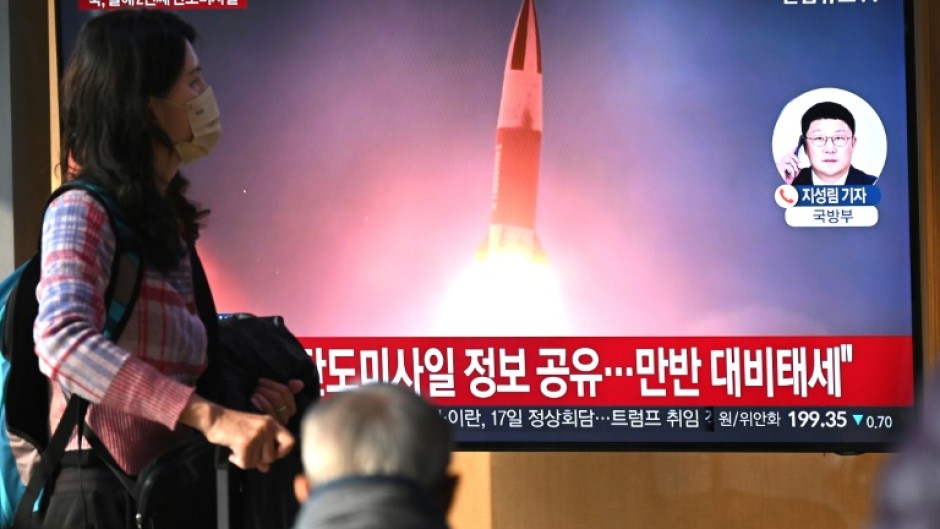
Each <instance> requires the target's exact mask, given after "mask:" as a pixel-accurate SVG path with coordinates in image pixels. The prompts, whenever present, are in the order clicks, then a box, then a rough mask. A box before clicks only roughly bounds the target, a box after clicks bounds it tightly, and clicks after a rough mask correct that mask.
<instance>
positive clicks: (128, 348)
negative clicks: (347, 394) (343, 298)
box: [34, 10, 300, 529]
mask: <svg viewBox="0 0 940 529" xmlns="http://www.w3.org/2000/svg"><path fill="white" fill-rule="evenodd" d="M194 39H195V32H194V30H193V28H192V27H191V26H190V25H188V24H187V23H185V22H184V21H182V20H181V19H180V18H179V17H177V16H176V15H174V14H171V13H168V12H166V11H140V10H119V11H114V12H110V13H107V14H103V15H100V16H98V17H95V18H93V19H91V20H90V21H89V22H88V23H86V24H85V26H84V27H83V28H82V31H81V33H80V35H79V39H78V43H77V45H76V48H75V51H74V53H73V55H72V58H71V60H70V62H69V65H68V67H67V69H66V73H65V76H64V78H63V81H62V87H61V97H62V101H61V134H62V135H61V144H62V158H61V164H62V165H61V166H62V167H63V168H64V171H63V172H64V173H65V174H64V175H63V178H64V180H72V179H83V180H85V181H88V182H92V183H94V184H96V185H97V186H98V187H99V188H101V189H104V190H105V191H106V192H107V193H108V194H110V196H111V197H113V199H114V201H115V202H116V203H117V204H118V206H119V207H120V209H121V211H122V212H123V214H124V216H125V217H126V219H127V220H128V221H129V224H130V225H131V226H132V228H133V230H134V232H135V233H136V235H137V237H138V239H139V241H140V244H141V246H142V252H141V253H142V256H143V263H144V264H143V280H142V285H141V287H140V290H139V294H138V298H137V301H136V304H135V305H134V308H133V310H132V311H131V313H130V319H129V321H128V323H127V325H126V327H125V328H124V331H123V332H122V333H121V335H120V337H119V339H118V340H117V342H116V343H112V342H110V341H109V340H108V339H106V338H105V337H104V336H103V334H102V331H101V329H102V327H103V322H104V319H105V314H104V312H105V305H104V301H103V300H104V298H105V291H106V289H107V287H108V284H109V279H110V277H109V276H110V273H111V263H112V261H113V258H114V254H115V244H116V241H115V233H114V232H113V230H112V228H111V225H110V223H109V222H108V220H107V213H106V210H105V209H104V208H103V207H102V206H101V205H100V204H99V203H98V202H97V201H96V200H95V199H94V198H92V197H91V195H89V194H88V192H87V191H85V190H82V189H71V190H69V191H66V192H65V193H63V194H62V195H60V196H59V197H58V198H57V199H55V200H54V201H53V202H52V203H51V204H50V206H49V208H48V210H47V212H46V215H45V218H44V221H43V237H42V273H41V280H40V284H39V288H38V289H37V297H38V299H39V316H38V317H37V319H36V323H35V327H34V336H35V340H36V352H37V355H38V356H39V360H40V362H39V363H40V366H41V369H42V370H43V372H44V373H45V374H46V376H47V377H49V379H50V381H51V384H50V385H51V388H52V406H51V413H50V415H51V416H50V426H51V427H52V429H53V430H54V429H55V426H56V425H57V424H58V422H59V420H60V419H61V418H62V414H63V411H64V409H65V404H66V401H67V398H68V397H67V396H66V394H72V393H74V394H77V395H80V396H81V397H83V398H85V399H86V400H88V401H89V402H90V403H91V404H90V406H89V409H88V413H87V416H86V418H85V422H86V424H88V425H89V427H90V429H91V430H92V431H93V432H94V433H95V434H96V435H97V437H98V438H99V439H100V440H101V441H102V443H103V444H104V446H105V447H106V448H107V450H108V452H109V453H110V454H111V455H112V456H113V459H114V460H115V461H116V462H117V464H118V465H119V466H120V467H121V468H122V469H123V470H124V471H125V472H126V473H127V474H129V475H131V476H134V475H136V474H137V473H138V472H139V471H140V470H141V469H142V468H143V467H144V466H145V465H146V464H147V463H148V462H150V461H151V460H152V459H153V458H154V456H155V455H157V454H158V453H160V452H161V451H162V450H163V449H165V448H166V447H167V446H168V445H169V444H170V443H172V442H174V441H176V440H178V439H179V438H180V437H181V436H185V435H198V434H201V435H204V436H205V437H206V438H207V439H208V440H209V441H210V442H212V443H215V444H218V445H222V446H226V447H228V448H230V449H231V450H232V455H231V458H230V459H231V461H232V462H233V463H234V464H236V465H238V466H239V467H242V468H246V469H259V470H266V469H267V468H268V466H269V465H270V464H271V463H273V462H274V461H275V460H277V459H279V458H281V457H283V456H284V455H286V453H287V452H288V451H289V450H290V449H291V447H292V446H293V442H294V440H293V438H292V437H291V435H290V433H289V432H288V431H287V430H286V429H284V428H283V426H282V425H283V424H284V423H286V421H287V420H288V419H289V418H290V416H291V415H292V414H293V413H294V411H295V408H294V400H293V392H296V391H299V389H300V388H298V387H290V388H288V387H287V386H284V385H281V384H276V383H273V382H271V381H268V380H260V381H259V384H258V388H257V389H256V391H255V393H254V395H253V398H252V400H253V402H255V403H256V404H258V405H259V407H260V408H262V409H263V410H265V411H268V412H269V415H259V414H249V413H243V412H239V411H234V410H231V409H226V408H223V407H221V406H218V405H216V404H214V403H211V402H209V401H207V400H205V399H203V398H202V397H200V396H199V395H198V394H197V393H196V392H195V388H194V386H195V383H196V380H197V378H198V377H199V375H200V374H201V373H202V372H203V371H204V369H205V367H206V362H207V351H206V347H207V332H206V329H205V327H204V325H203V323H202V321H201V320H200V318H199V315H198V313H197V311H196V300H195V298H194V290H193V279H192V270H191V263H190V256H189V247H190V246H191V245H193V244H194V243H195V241H196V239H197V238H198V236H199V228H200V224H201V222H202V221H203V220H204V218H205V216H206V215H207V213H208V212H207V211H206V210H203V209H200V208H199V207H198V206H197V205H196V204H194V203H192V202H190V201H189V200H187V198H186V196H185V191H186V188H187V185H188V183H187V181H186V180H185V179H184V178H183V176H182V175H180V173H179V172H178V169H179V166H180V164H181V163H186V162H189V161H191V160H193V159H195V158H198V157H199V156H202V155H205V154H208V152H209V151H210V150H211V149H212V147H213V146H214V145H215V144H216V142H217V141H218V139H219V137H220V134H221V128H220V125H219V115H218V108H217V107H216V103H215V99H214V96H213V92H212V89H211V88H210V87H209V86H208V84H207V83H206V81H205V79H204V78H203V75H202V69H201V66H200V64H199V58H198V57H197V55H196V53H195V52H194V51H193V47H192V41H193V40H194ZM292 386H294V384H293V383H292ZM197 432H198V433H197ZM82 445H83V446H82V448H86V447H87V439H83V440H82ZM79 448H80V447H79V440H78V437H77V436H76V435H74V434H73V436H72V439H71V441H70V444H69V447H68V449H67V450H68V452H66V457H65V459H64V462H63V468H62V469H61V470H60V472H59V474H58V476H57V477H56V481H55V483H54V484H53V485H52V486H51V487H49V488H48V489H47V490H48V491H50V493H51V494H50V495H49V497H48V498H47V500H48V503H47V505H48V507H47V510H46V515H45V522H44V523H45V527H56V528H60V529H61V528H69V527H82V528H87V527H107V528H113V527H123V526H124V525H125V523H126V522H127V521H128V520H127V513H128V512H131V513H133V512H134V511H133V506H130V505H128V502H130V501H132V500H130V499H129V496H128V494H127V492H126V490H125V489H124V488H123V486H122V485H121V484H120V482H119V481H117V479H116V478H114V477H112V475H111V473H110V472H108V471H107V469H103V471H101V472H97V473H96V469H97V468H99V467H100V464H98V462H96V461H95V460H94V458H95V456H94V454H93V453H91V452H90V451H88V450H82V451H81V452H79V451H78V450H79ZM82 472H84V474H82ZM83 475H84V479H82V476H83ZM76 478H78V479H76ZM74 483H78V485H77V486H75V487H72V485H70V484H74ZM70 487H71V489H70ZM89 506H91V507H89ZM131 521H132V520H131Z"/></svg>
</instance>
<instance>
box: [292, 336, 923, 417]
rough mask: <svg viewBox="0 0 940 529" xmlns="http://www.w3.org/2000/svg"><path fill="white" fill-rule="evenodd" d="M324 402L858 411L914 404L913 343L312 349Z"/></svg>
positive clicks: (352, 342)
mask: <svg viewBox="0 0 940 529" xmlns="http://www.w3.org/2000/svg"><path fill="white" fill-rule="evenodd" d="M300 341H301V343H302V344H303V345H304V347H305V348H306V349H307V351H308V353H309V354H310V356H311V358H312V359H313V361H314V362H315V363H316V365H317V369H318V371H319V374H320V380H321V391H322V394H323V395H324V396H328V395H329V394H331V393H335V392H338V391H344V390H347V389H350V388H352V387H355V386H357V385H360V384H363V383H369V382H394V383H397V384H404V385H407V386H409V387H411V388H412V389H414V390H415V391H416V392H417V393H419V394H421V395H423V396H425V397H427V398H428V399H429V400H431V401H432V402H434V403H435V404H437V405H438V406H543V407H544V406H557V405H567V406H676V407H681V406H685V407H695V406H699V407H701V406H729V407H735V406H753V407H761V406H766V407H780V406H794V407H807V406H820V407H823V406H827V407H839V406H853V407H866V406H867V407H877V406H883V407H894V406H897V407H905V406H911V405H912V404H913V400H914V367H913V366H914V350H913V342H912V339H911V337H910V336H828V337H820V336H803V337H665V338H656V337H642V338H631V337H539V338H501V337H500V338H436V337H434V338H423V337H418V338H416V337H386V338H380V337H374V338H373V337H367V338H349V337H340V338H301V340H300Z"/></svg>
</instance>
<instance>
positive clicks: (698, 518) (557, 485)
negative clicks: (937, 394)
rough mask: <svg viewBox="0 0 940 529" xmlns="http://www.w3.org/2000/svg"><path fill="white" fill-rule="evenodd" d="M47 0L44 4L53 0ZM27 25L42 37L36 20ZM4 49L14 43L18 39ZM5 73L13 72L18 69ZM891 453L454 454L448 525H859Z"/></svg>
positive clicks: (925, 90)
mask: <svg viewBox="0 0 940 529" xmlns="http://www.w3.org/2000/svg"><path fill="white" fill-rule="evenodd" d="M48 1H49V4H48V5H49V7H48V9H50V10H51V9H52V0H48ZM64 1H72V0H64ZM927 4H928V2H927V1H926V0H917V1H916V2H915V5H916V6H917V9H918V11H919V15H918V16H917V17H916V20H918V21H919V22H918V23H919V25H920V26H919V30H920V41H919V46H918V47H919V49H918V52H919V54H920V55H919V57H918V58H919V65H918V67H919V73H920V80H921V83H922V86H921V93H920V94H919V98H918V108H919V109H920V112H919V117H920V118H923V120H924V121H923V122H922V123H921V127H922V129H921V133H920V135H919V137H920V138H921V148H920V152H919V165H920V175H921V179H922V183H921V191H922V193H921V199H922V202H923V204H922V209H921V212H922V213H921V214H922V234H921V239H922V253H921V260H922V273H923V276H924V280H923V282H922V296H923V302H924V316H923V324H924V358H925V365H926V367H927V368H928V370H927V372H931V369H932V368H933V367H934V366H935V365H936V362H937V350H938V348H940V330H938V329H940V325H938V321H940V320H938V318H940V302H938V300H940V294H938V290H940V289H938V281H937V278H938V277H940V267H938V265H937V263H940V241H938V238H940V207H938V206H940V204H938V197H940V182H938V177H937V175H936V169H935V165H936V162H935V160H937V159H938V157H940V145H938V141H937V140H938V137H937V135H936V133H934V130H936V129H937V128H938V127H940V116H938V113H937V111H936V108H935V107H936V105H935V104H934V102H935V101H940V94H938V92H940V67H937V66H932V62H936V61H937V59H938V58H940V35H938V34H936V33H935V34H934V35H933V36H930V35H928V34H927V31H926V28H927V27H929V26H931V25H933V26H935V27H940V8H938V7H937V6H934V7H933V9H932V10H931V9H929V8H928V5H927ZM16 16H17V15H16V13H15V12H14V11H13V10H11V20H10V25H11V27H16V26H17V25H18V24H35V18H33V19H30V20H22V19H17V18H15V17H16ZM21 27H22V26H21ZM37 29H39V28H37ZM34 35H35V38H36V39H45V38H46V33H45V32H43V31H35V32H34ZM37 45H42V44H41V43H38V44H37ZM11 53H12V54H16V53H17V49H12V50H11ZM931 58H933V61H931V60H930V59H931ZM13 82H14V83H15V82H17V81H16V76H14V79H13ZM19 93H23V92H19ZM13 103H14V105H19V106H20V107H21V108H24V109H27V110H28V109H33V110H35V113H34V114H33V115H42V114H43V113H44V112H47V111H48V110H49V109H48V100H47V99H46V98H45V97H42V98H35V97H23V98H22V99H20V100H17V101H14V102H13ZM53 110H54V109H53ZM55 119H57V118H56V117H55V116H53V121H55ZM14 126H16V127H17V129H18V130H17V131H16V132H17V133H22V132H26V131H27V130H26V129H46V124H45V123H39V122H36V121H33V122H31V123H29V122H26V123H21V122H15V123H14ZM53 128H54V127H53ZM46 130H48V129H46ZM48 152H49V146H41V147H37V148H35V152H31V153H27V154H29V155H31V156H37V157H43V156H48ZM52 163H53V164H55V163H56V161H55V160H52ZM36 186H37V189H43V188H46V187H47V186H48V183H47V182H41V181H37V182H36ZM29 228H30V227H26V228H20V227H16V229H17V230H24V229H25V230H28V229H29ZM18 234H19V232H18ZM30 236H33V235H32V234H30ZM889 457H890V456H885V455H863V456H855V457H840V456H834V455H831V454H701V453H688V454H669V453H657V454H647V453H639V454H637V453H590V454H580V453H561V454H560V453H526V454H523V453H461V454H459V455H458V457H457V461H456V464H455V466H456V467H457V469H458V471H460V472H461V473H462V481H461V486H460V489H459V490H458V498H457V505H456V508H455V510H454V512H453V513H452V525H453V527H454V528H455V529H490V528H493V529H515V528H521V527H538V528H540V529H555V528H558V529H561V528H565V529H568V528H570V527H591V528H592V529H603V528H622V527H628V526H629V527H657V528H666V529H669V528H676V529H679V528H682V529H689V528H696V527H703V528H705V527H761V528H763V529H775V528H791V527H828V528H837V529H838V528H856V527H863V526H864V523H865V521H866V520H867V519H868V516H869V515H870V512H871V498H872V495H873V493H874V491H875V487H876V485H877V479H878V472H879V470H880V468H881V466H882V464H883V463H884V461H885V460H887V458H889Z"/></svg>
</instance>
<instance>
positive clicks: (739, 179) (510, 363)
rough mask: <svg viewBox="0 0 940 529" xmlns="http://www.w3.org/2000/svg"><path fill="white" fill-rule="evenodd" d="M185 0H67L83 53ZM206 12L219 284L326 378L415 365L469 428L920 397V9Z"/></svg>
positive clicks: (473, 435) (201, 8)
mask: <svg viewBox="0 0 940 529" xmlns="http://www.w3.org/2000/svg"><path fill="white" fill-rule="evenodd" d="M183 3H184V2H181V1H179V0H166V1H158V0H147V1H143V0H137V1H136V2H133V1H132V2H126V1H122V2H111V1H107V0H101V1H98V2H91V1H88V0H80V1H79V0H61V1H60V4H59V10H60V12H59V28H60V42H61V43H62V47H61V51H62V55H63V59H64V58H65V57H67V56H68V52H69V50H70V46H71V45H72V44H73V42H74V38H75V33H76V31H77V28H78V26H79V25H80V24H81V23H82V22H83V21H84V20H86V19H88V18H89V17H92V16H95V15H96V14H97V13H99V12H101V10H106V9H111V8H112V6H110V4H119V7H126V6H127V5H128V4H138V5H142V4H156V7H158V8H159V7H162V8H167V7H171V8H172V7H174V5H175V4H183ZM186 3H188V4H191V5H188V6H183V5H175V7H188V8H190V9H186V10H180V11H179V14H180V15H181V16H182V17H183V18H185V19H186V20H188V21H189V22H191V23H193V24H194V25H195V27H196V28H197V31H198V32H199V35H200V37H199V40H197V43H196V45H195V49H196V52H197V54H198V56H199V58H200V61H201V64H202V66H203V70H204V74H205V77H206V79H207V80H208V82H209V83H210V84H212V85H213V88H214V92H215V94H216V98H217V99H218V102H219V106H220V109H221V116H222V124H223V139H222V142H221V143H220V145H219V147H218V148H217V149H216V150H215V151H214V152H213V153H212V155H211V156H209V157H207V158H205V159H202V160H199V161H196V162H194V163H192V164H191V165H186V166H184V167H183V168H182V172H183V174H184V175H185V176H186V177H187V178H189V180H190V181H191V182H192V187H191V195H192V196H193V197H194V198H196V199H197V200H198V201H199V202H201V203H202V204H203V205H205V206H207V207H209V208H211V210H212V215H211V216H210V217H209V221H208V225H207V226H206V228H205V230H204V232H203V236H202V238H201V239H200V242H199V247H200V251H201V255H202V257H203V260H204V261H205V263H206V267H207V269H208V272H209V275H210V279H211V281H212V284H213V290H214V293H215V298H216V303H217V305H218V307H219V309H220V311H223V312H252V313H257V314H280V315H282V316H284V318H285V320H286V322H287V325H288V326H289V327H290V328H291V330H292V331H293V332H294V333H295V334H297V335H298V336H299V337H300V338H301V340H302V342H303V343H304V345H305V346H306V347H307V348H308V350H309V352H310V354H311V358H312V361H314V362H316V364H317V366H318V367H319V370H320V374H321V379H322V391H323V394H324V395H325V396H326V397H327V398H328V396H329V395H330V394H331V393H335V392H337V391H343V390H344V389H348V388H350V387H354V386H356V385H358V384H362V383H368V382H373V381H393V382H396V383H402V384H407V385H409V386H410V387H412V388H413V389H414V390H415V391H417V392H419V393H421V394H422V395H424V396H426V397H427V398H429V399H430V400H432V401H433V402H434V403H435V404H436V405H438V406H439V407H440V410H441V414H442V415H443V416H444V417H445V418H446V419H447V420H448V421H450V422H451V423H452V424H453V425H454V427H455V429H456V432H457V439H458V442H459V445H460V447H461V448H462V449H464V450H484V449H485V450H549V449H550V450H565V449H577V450H729V451H736V450H742V451H743V450H748V451H753V450H768V451H830V452H844V453H852V452H863V451H885V450H890V449H891V447H892V445H893V443H894V442H895V441H896V440H897V439H898V438H899V436H900V435H901V434H902V432H903V431H904V427H905V425H906V424H908V423H909V422H910V421H911V420H912V419H913V418H914V417H915V412H916V407H917V405H918V398H917V392H918V388H919V377H920V370H921V351H920V329H919V318H920V307H919V301H918V298H919V295H918V290H919V283H918V275H917V270H918V253H917V219H918V217H917V210H916V203H917V200H916V189H917V185H916V183H917V179H916V178H917V175H916V172H915V168H916V158H915V155H914V150H913V145H914V144H915V140H916V137H915V132H914V131H915V124H914V119H913V115H914V113H913V110H914V108H913V106H914V99H913V96H912V94H913V72H912V66H911V65H912V62H913V60H912V59H913V50H912V30H911V28H910V24H911V9H912V7H911V2H909V1H901V0H880V1H879V0H868V1H866V0H754V1H748V2H740V1H736V0H713V1H710V2H688V1H686V0H659V1H656V2H643V1H631V0H594V1H591V2H578V1H574V0H516V1H505V0H488V1H477V2H441V1H439V0H389V1H383V2H374V1H369V0H315V1H311V0H279V1H278V2H261V1H254V0H252V1H251V2H245V1H244V0H239V1H238V2H227V3H228V4H236V7H240V8H234V9H232V8H231V7H232V6H228V5H227V6H223V5H222V4H223V2H213V1H209V0H199V1H189V2H186ZM89 7H93V8H95V9H97V10H89V9H87V8H89ZM222 7H224V8H222Z"/></svg>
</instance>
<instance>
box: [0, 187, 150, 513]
mask: <svg viewBox="0 0 940 529" xmlns="http://www.w3.org/2000/svg"><path fill="white" fill-rule="evenodd" d="M70 189H84V190H85V191H87V192H88V193H89V194H91V196H92V197H94V198H95V199H96V200H97V201H98V202H99V203H101V205H102V206H104V208H105V210H106V211H107V212H108V218H109V219H110V222H111V228H112V230H113V231H114V233H115V236H116V241H117V247H116V249H115V258H114V262H113V263H112V265H111V283H110V284H109V286H108V289H107V291H106V292H105V306H106V307H107V320H106V323H105V328H104V335H105V336H106V337H108V338H109V339H111V340H112V341H113V340H116V339H117V337H118V336H120V334H121V331H122V330H123V329H124V326H125V324H126V323H127V318H128V317H129V316H130V313H131V311H132V309H133V306H134V303H135V302H136V301H137V294H138V291H139V289H140V282H141V279H142V277H143V266H142V265H141V252H140V245H139V243H138V240H137V237H136V236H135V235H134V233H133V230H131V229H130V227H129V224H128V223H127V221H126V219H125V218H124V217H123V215H122V214H121V213H120V208H119V207H117V205H116V204H115V202H114V201H113V199H112V198H111V197H110V195H109V194H108V193H107V192H105V191H104V190H103V189H101V188H99V187H96V186H95V185H94V184H91V183H87V182H84V181H81V180H76V181H73V182H69V183H67V184H64V185H62V186H60V187H59V188H58V189H57V190H56V191H55V192H54V193H53V194H52V196H50V197H49V200H48V201H47V202H46V207H48V205H49V203H50V202H52V200H53V199H55V198H56V197H58V196H59V195H61V194H62V193H64V192H65V191H68V190H70ZM41 245H42V241H41V236H40V247H41ZM40 268H41V256H40V255H39V252H38V251H37V253H36V254H35V255H33V257H31V258H30V259H29V260H28V261H27V262H26V263H24V264H23V265H21V266H20V267H19V268H17V270H16V271H15V272H13V273H12V274H10V276H8V277H7V278H6V279H5V280H4V282H3V283H2V285H0V348H2V352H3V358H2V394H0V423H2V425H0V475H2V476H0V477H2V482H0V506H2V509H0V528H2V529H6V528H8V527H11V526H12V525H13V522H14V520H15V521H16V526H17V527H28V526H30V525H31V524H34V523H37V522H38V515H37V514H36V513H35V511H36V510H38V507H39V505H38V500H39V499H41V494H42V490H43V489H44V487H45V486H46V484H47V483H48V481H49V478H51V477H52V475H53V474H54V471H55V470H56V468H57V467H58V465H59V462H60V460H61V458H62V455H63V454H64V452H65V446H66V444H67V443H68V440H69V438H70V437H71V434H72V432H73V431H74V430H75V427H76V425H78V424H81V423H83V422H84V416H85V411H86V409H87V405H88V403H87V401H85V400H84V399H82V398H81V397H78V396H77V395H72V396H71V397H70V398H69V402H68V405H67V407H66V411H65V414H64V415H63V416H62V420H61V422H60V423H59V425H58V427H57V428H56V431H55V432H54V433H53V434H52V435H51V436H50V434H49V404H50V399H49V396H50V393H49V381H48V379H47V378H46V376H45V375H43V374H42V372H41V371H40V370H39V362H38V359H37V357H36V352H35V343H34V342H33V322H34V321H35V319H36V315H37V314H38V312H39V303H38V301H37V300H36V287H37V286H38V284H39V275H40Z"/></svg>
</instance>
